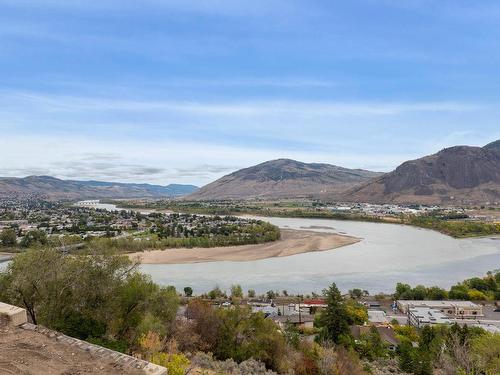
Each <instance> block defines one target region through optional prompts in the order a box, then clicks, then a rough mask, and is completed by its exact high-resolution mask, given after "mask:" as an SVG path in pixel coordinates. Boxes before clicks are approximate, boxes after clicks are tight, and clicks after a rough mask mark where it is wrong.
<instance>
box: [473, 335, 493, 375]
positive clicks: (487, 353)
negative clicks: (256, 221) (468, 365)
mask: <svg viewBox="0 0 500 375" xmlns="http://www.w3.org/2000/svg"><path fill="white" fill-rule="evenodd" d="M471 351H472V358H473V361H474V363H475V365H476V368H477V369H478V373H482V374H485V375H496V374H500V335H498V334H496V335H495V334H491V333H486V334H484V335H481V336H479V337H476V338H475V339H473V341H472V345H471Z"/></svg>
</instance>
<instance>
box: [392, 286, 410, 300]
mask: <svg viewBox="0 0 500 375" xmlns="http://www.w3.org/2000/svg"><path fill="white" fill-rule="evenodd" d="M394 298H396V299H413V293H412V290H411V286H409V285H408V284H403V283H397V284H396V293H394Z"/></svg>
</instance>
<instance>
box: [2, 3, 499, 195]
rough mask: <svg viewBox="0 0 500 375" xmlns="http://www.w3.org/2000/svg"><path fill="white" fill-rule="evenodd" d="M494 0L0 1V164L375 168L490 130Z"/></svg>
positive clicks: (82, 174) (172, 173)
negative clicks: (294, 163) (288, 163)
mask: <svg viewBox="0 0 500 375" xmlns="http://www.w3.org/2000/svg"><path fill="white" fill-rule="evenodd" d="M499 87H500V2H499V1H498V0H476V1H472V0H467V1H466V0H404V1H402V0H349V1H336V0H324V1H319V0H252V1H238V0H141V1H130V0H99V1H88V0H85V1H84V0H0V176H16V177H22V176H27V175H52V176H55V177H59V178H65V179H83V180H88V179H96V180H104V181H120V182H148V183H155V184H168V183H193V184H197V185H203V184H205V183H208V182H211V181H213V180H214V179H216V178H218V177H221V176H222V175H224V174H227V173H229V172H232V171H234V170H236V169H239V168H242V167H247V166H251V165H253V164H256V163H259V162H263V161H266V160H270V159H276V158H291V159H296V160H300V161H304V162H323V163H331V164H335V165H341V166H344V167H349V168H364V169H370V170H374V171H390V170H392V169H394V168H395V167H396V166H397V165H399V164H400V163H402V162H404V161H406V160H409V159H415V158H418V157H421V156H424V155H426V154H431V153H434V152H437V151H439V150H440V149H442V148H444V147H449V146H453V145H463V144H467V145H473V146H482V145H484V144H486V143H489V142H491V141H493V140H496V139H499V138H500V90H499Z"/></svg>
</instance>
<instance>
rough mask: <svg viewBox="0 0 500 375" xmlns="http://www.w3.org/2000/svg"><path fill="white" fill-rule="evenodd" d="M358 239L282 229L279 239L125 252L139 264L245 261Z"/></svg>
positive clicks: (357, 239) (331, 247)
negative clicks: (236, 244)
mask: <svg viewBox="0 0 500 375" xmlns="http://www.w3.org/2000/svg"><path fill="white" fill-rule="evenodd" d="M359 241H360V239H359V238H356V237H351V236H345V235H340V234H331V233H320V232H312V231H303V230H300V231H299V230H290V229H282V230H281V239H280V240H278V241H275V242H268V243H264V244H259V245H243V246H226V247H212V248H192V249H166V250H152V251H144V252H139V253H132V254H128V256H129V257H130V258H132V259H139V261H140V263H143V264H183V263H202V262H215V261H233V262H246V261H252V260H258V259H266V258H273V257H285V256H290V255H296V254H302V253H307V252H313V251H325V250H331V249H335V248H338V247H341V246H347V245H351V244H354V243H356V242H359Z"/></svg>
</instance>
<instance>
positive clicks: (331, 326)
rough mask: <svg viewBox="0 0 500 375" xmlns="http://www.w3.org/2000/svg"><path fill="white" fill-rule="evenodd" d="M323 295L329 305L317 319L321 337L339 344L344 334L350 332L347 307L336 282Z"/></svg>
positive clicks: (323, 339)
mask: <svg viewBox="0 0 500 375" xmlns="http://www.w3.org/2000/svg"><path fill="white" fill-rule="evenodd" d="M323 295H324V296H325V297H326V303H327V307H326V309H325V311H323V312H322V313H321V315H320V317H319V319H318V321H317V324H318V326H319V328H321V332H320V335H319V338H320V340H322V341H332V342H334V343H336V344H338V343H340V342H341V341H342V340H343V338H344V336H346V335H348V334H349V323H348V322H349V316H348V313H347V309H346V306H345V304H344V301H343V300H342V295H341V294H340V291H339V290H338V288H337V285H336V284H335V283H332V285H331V286H330V287H329V288H328V289H325V290H324V291H323Z"/></svg>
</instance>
